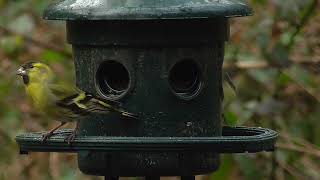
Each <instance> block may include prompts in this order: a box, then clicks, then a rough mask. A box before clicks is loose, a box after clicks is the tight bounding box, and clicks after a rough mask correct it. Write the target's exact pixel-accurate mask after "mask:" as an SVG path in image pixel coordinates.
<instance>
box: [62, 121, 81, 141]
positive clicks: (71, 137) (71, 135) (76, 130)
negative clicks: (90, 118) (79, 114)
mask: <svg viewBox="0 0 320 180" xmlns="http://www.w3.org/2000/svg"><path fill="white" fill-rule="evenodd" d="M76 123H77V124H76V128H75V129H74V130H73V131H72V133H71V134H70V135H69V136H68V137H66V138H65V139H64V141H67V142H68V144H71V142H72V141H73V140H74V139H75V138H76V136H77V134H78V131H79V128H80V123H79V121H77V122H76Z"/></svg>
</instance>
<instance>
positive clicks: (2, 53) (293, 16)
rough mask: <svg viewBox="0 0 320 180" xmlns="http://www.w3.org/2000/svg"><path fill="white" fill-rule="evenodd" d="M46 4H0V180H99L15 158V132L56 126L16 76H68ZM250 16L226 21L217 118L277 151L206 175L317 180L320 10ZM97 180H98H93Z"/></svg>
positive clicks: (260, 7)
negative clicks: (35, 72)
mask: <svg viewBox="0 0 320 180" xmlns="http://www.w3.org/2000/svg"><path fill="white" fill-rule="evenodd" d="M48 3H49V1H45V0H0V109H1V111H0V122H1V126H0V147H1V149H0V180H1V179H34V180H37V179H54V180H56V179H62V180H69V179H97V178H96V177H89V176H86V175H83V174H82V173H81V172H79V170H78V169H77V163H76V157H75V156H74V155H66V154H56V153H51V154H46V153H39V154H38V153H35V154H31V155H29V156H21V155H19V154H18V148H17V145H16V143H15V141H14V137H15V135H16V134H18V133H20V132H25V131H42V130H46V129H49V128H50V127H52V126H54V125H55V122H47V121H46V120H45V119H40V118H39V117H38V116H37V115H36V114H35V113H34V112H33V109H32V107H31V106H30V103H29V102H28V100H27V99H26V97H25V95H24V92H23V86H22V84H21V82H20V79H17V77H16V76H15V70H16V69H17V68H18V66H19V65H20V64H22V63H24V62H26V61H30V60H41V61H43V62H46V63H48V64H50V65H51V66H52V67H53V68H54V70H55V71H57V72H59V73H58V74H59V75H60V76H61V77H64V78H65V77H67V78H70V79H72V78H73V76H74V75H73V62H72V58H71V53H70V52H71V50H70V49H71V48H70V46H69V45H67V43H66V40H65V34H64V33H65V32H64V28H65V27H64V24H63V23H56V22H46V21H43V20H42V19H41V13H42V11H43V9H44V8H45V7H46V6H47V5H48ZM249 4H250V5H251V6H252V7H253V8H254V10H255V16H253V17H247V18H236V19H233V20H231V25H232V26H231V39H230V43H228V44H227V50H226V55H225V58H226V60H225V73H227V74H228V75H229V76H230V77H231V78H232V81H233V83H234V84H235V86H236V92H234V90H233V88H231V87H230V86H228V85H227V83H225V86H224V90H225V101H224V109H225V114H224V118H225V122H226V124H229V125H232V126H236V125H237V126H242V125H246V126H262V127H268V128H272V129H275V130H277V131H278V132H279V133H280V137H279V141H278V144H277V147H278V148H277V151H276V152H275V153H258V154H243V155H224V156H223V157H222V161H221V168H220V170H219V171H218V172H216V173H213V174H212V175H210V176H207V177H199V178H204V179H208V178H209V179H210V180H211V179H212V180H213V179H235V178H236V179H279V180H280V179H320V173H319V172H320V161H319V159H320V131H319V129H320V121H319V117H320V105H319V101H320V86H319V84H320V77H319V72H320V36H319V34H320V24H319V22H320V14H319V8H320V6H319V3H317V0H285V1H283V0H272V1H270V0H250V1H249ZM98 179H99V178H98Z"/></svg>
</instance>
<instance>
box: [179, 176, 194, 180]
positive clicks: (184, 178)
mask: <svg viewBox="0 0 320 180" xmlns="http://www.w3.org/2000/svg"><path fill="white" fill-rule="evenodd" d="M181 180H195V176H181Z"/></svg>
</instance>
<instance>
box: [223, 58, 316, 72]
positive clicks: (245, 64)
mask: <svg viewBox="0 0 320 180" xmlns="http://www.w3.org/2000/svg"><path fill="white" fill-rule="evenodd" d="M290 64H291V65H292V64H300V65H317V64H320V58H314V59H299V60H298V59H294V58H293V59H291V60H290ZM223 68H224V69H226V70H250V69H266V68H283V66H281V65H276V64H270V63H268V62H266V61H241V60H239V61H238V62H236V63H224V64H223Z"/></svg>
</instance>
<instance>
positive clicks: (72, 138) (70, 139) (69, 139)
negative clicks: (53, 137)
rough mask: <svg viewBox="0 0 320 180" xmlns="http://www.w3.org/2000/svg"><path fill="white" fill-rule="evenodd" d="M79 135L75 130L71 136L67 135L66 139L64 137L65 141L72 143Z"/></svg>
mask: <svg viewBox="0 0 320 180" xmlns="http://www.w3.org/2000/svg"><path fill="white" fill-rule="evenodd" d="M76 136H77V132H75V131H73V132H72V134H70V135H69V136H67V137H66V138H65V139H64V142H68V144H69V145H70V144H71V142H72V141H74V139H75V138H76Z"/></svg>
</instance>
